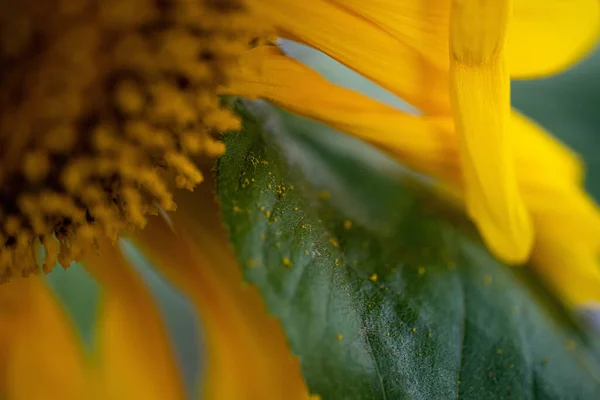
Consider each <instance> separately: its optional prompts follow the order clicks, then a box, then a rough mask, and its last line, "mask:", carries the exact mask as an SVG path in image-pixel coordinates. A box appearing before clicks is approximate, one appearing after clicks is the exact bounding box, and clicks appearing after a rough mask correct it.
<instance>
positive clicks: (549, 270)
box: [0, 0, 600, 399]
mask: <svg viewBox="0 0 600 400" xmlns="http://www.w3.org/2000/svg"><path fill="white" fill-rule="evenodd" d="M522 3H523V5H519V4H515V10H514V16H512V14H511V13H510V10H511V7H510V6H511V5H510V3H509V2H506V1H500V2H487V5H482V4H483V3H481V2H477V1H455V2H453V3H452V4H450V3H449V2H448V3H446V2H440V3H439V4H437V3H436V4H434V5H433V6H431V5H425V4H421V3H420V2H392V1H389V0H377V1H372V2H363V1H360V0H356V1H343V2H342V1H333V0H330V1H325V0H318V1H316V0H309V1H305V2H291V1H283V0H256V1H248V2H244V1H242V0H201V1H194V2H192V1H187V0H178V1H177V0H173V1H165V2H161V1H154V0H130V1H126V2H123V1H119V0H107V1H100V0H87V1H75V0H72V1H69V0H52V1H47V2H43V3H41V2H37V1H35V0H23V1H20V2H17V3H15V2H11V3H10V4H6V5H5V4H3V5H2V7H3V8H2V13H1V15H0V26H1V27H2V30H1V35H0V36H1V39H2V41H1V43H0V45H1V46H0V65H1V71H0V72H1V74H0V87H1V88H2V91H1V92H0V244H1V246H2V247H1V248H0V280H2V282H4V285H3V286H2V287H0V298H1V300H2V303H1V305H2V309H1V317H2V318H4V319H6V320H5V321H3V323H2V327H3V329H2V331H1V332H2V335H3V336H2V338H3V340H2V341H1V342H0V343H1V345H2V347H1V348H0V349H1V350H0V351H2V355H3V357H2V360H3V364H2V369H1V370H0V372H1V373H2V379H5V384H4V385H3V386H2V387H4V388H6V389H5V391H6V397H8V398H11V399H12V398H39V397H42V396H44V397H47V396H48V393H52V394H56V395H57V396H60V398H67V399H68V398H73V399H76V398H77V399H78V398H86V397H89V396H90V395H95V394H98V395H99V397H101V398H107V397H108V398H132V397H141V398H161V399H162V398H174V399H179V398H182V397H183V389H182V387H181V382H180V377H179V375H178V371H177V369H176V367H175V363H174V361H173V358H172V355H171V351H170V348H169V344H168V341H167V339H166V335H165V333H164V328H163V327H162V324H161V322H160V319H159V318H158V316H157V313H156V307H155V305H154V304H153V302H152V299H151V297H150V296H149V294H148V292H147V289H146V288H145V287H144V285H143V284H142V282H141V281H140V279H139V277H138V276H137V275H136V273H135V272H133V270H132V269H131V268H130V267H129V266H128V265H127V263H126V262H125V261H124V259H123V256H122V255H121V254H120V251H119V250H118V247H116V243H117V241H118V238H119V237H120V236H122V235H124V234H127V233H131V232H133V237H134V240H135V241H136V243H137V244H138V246H139V247H140V248H142V249H143V250H144V251H145V252H146V253H147V254H148V255H149V256H150V257H151V258H152V259H153V260H155V261H156V264H157V265H159V267H160V268H161V271H162V272H163V274H164V275H165V277H167V278H168V279H170V280H172V281H173V282H174V283H176V284H177V286H178V287H179V288H181V290H182V291H183V292H184V293H185V294H186V295H187V296H188V297H189V298H190V299H191V301H192V302H193V304H194V305H195V307H196V309H197V311H198V313H199V315H201V316H202V317H203V322H204V324H205V326H206V330H207V342H208V343H210V348H211V351H212V354H209V359H210V367H209V372H208V376H207V377H204V390H205V394H206V396H207V397H208V398H218V399H226V398H244V396H246V397H245V398H267V396H269V397H273V396H274V395H273V394H274V393H284V396H285V398H294V397H293V396H297V398H307V397H308V396H309V394H308V391H307V389H306V387H305V384H304V382H303V381H302V378H301V375H300V371H299V367H298V365H297V361H296V360H295V359H294V358H292V357H291V356H290V355H289V350H288V349H287V347H286V343H285V339H284V337H283V334H282V332H281V329H280V327H279V325H278V324H277V322H275V321H274V320H271V319H269V318H270V317H268V316H267V315H265V310H264V306H263V305H262V304H261V302H260V298H259V297H258V294H257V293H256V292H255V291H254V289H250V288H243V287H241V286H240V285H241V277H240V273H239V271H238V270H237V266H236V263H235V261H234V258H233V256H232V255H231V253H230V250H229V248H228V241H227V239H226V237H225V235H224V234H223V232H222V228H221V225H220V222H219V220H218V219H217V218H216V216H217V210H216V208H215V204H214V201H213V199H212V198H211V193H210V185H207V184H204V185H202V187H204V188H203V189H201V190H200V191H199V192H196V193H195V194H193V195H186V194H181V195H180V198H179V199H178V204H179V211H177V212H176V213H174V214H173V216H172V217H171V219H170V220H167V218H166V217H165V216H164V215H163V212H164V211H173V210H175V208H176V205H175V202H174V200H173V196H172V193H173V191H174V188H180V189H193V188H195V187H196V186H197V185H198V184H200V183H201V182H202V181H203V180H204V179H205V175H204V174H203V173H202V171H201V169H200V168H199V167H198V164H197V163H196V162H194V161H193V160H192V158H196V157H201V158H211V157H212V158H214V157H216V156H218V155H220V154H221V153H222V152H223V151H224V150H225V149H224V146H223V144H222V143H221V142H219V141H218V135H219V134H220V133H222V132H225V131H228V130H233V129H238V128H239V127H240V124H239V119H238V118H237V117H236V116H235V115H234V114H233V113H231V112H230V111H229V110H228V109H226V108H224V107H222V105H221V99H220V97H219V96H218V93H221V94H223V93H228V94H235V95H244V96H247V97H250V98H256V97H260V98H264V99H267V100H270V101H272V102H274V103H276V104H278V105H281V106H283V107H285V108H288V109H290V110H292V111H294V112H296V113H298V114H301V115H305V116H308V117H311V118H314V119H317V120H320V121H323V122H326V123H328V124H330V125H331V126H333V127H335V128H338V129H340V130H342V131H344V132H347V133H350V134H353V135H355V136H358V137H360V138H362V139H364V140H366V141H367V142H369V143H372V144H375V145H376V146H378V147H380V148H381V149H383V150H385V151H387V152H388V153H391V154H392V155H394V156H395V157H396V158H397V159H398V160H399V161H400V162H402V163H404V164H406V165H408V166H410V167H412V168H414V169H415V170H418V171H421V172H423V173H425V174H428V175H430V176H433V177H435V178H437V179H438V181H439V182H440V185H441V186H443V188H444V190H448V191H449V192H450V193H452V194H453V195H455V196H457V197H458V198H459V199H461V200H462V201H464V203H465V205H466V210H467V212H468V213H469V215H470V216H471V217H472V218H473V219H474V221H475V223H476V224H477V225H478V227H479V229H480V231H481V233H482V235H483V237H484V238H485V240H486V242H487V244H488V245H489V247H490V249H491V250H492V251H494V252H495V253H496V254H497V255H498V256H499V257H501V258H503V259H505V260H508V261H511V262H522V261H524V260H525V259H527V257H528V256H529V253H530V250H531V247H532V242H533V241H534V231H535V244H533V253H532V254H533V255H532V259H533V263H534V265H535V266H537V267H539V268H540V269H542V270H544V271H545V273H546V276H548V277H549V279H551V280H556V281H557V282H558V280H560V279H563V278H564V276H565V275H564V274H563V273H562V271H561V270H560V267H562V265H563V261H564V260H565V259H567V260H569V263H570V264H571V265H572V268H571V269H570V270H569V273H568V277H567V278H568V279H570V282H569V283H572V285H562V284H561V285H559V284H557V286H558V287H559V290H563V291H565V297H566V298H567V300H569V301H573V302H581V301H585V300H591V299H596V300H597V299H598V292H597V290H596V288H597V287H598V286H597V285H598V283H599V282H600V277H599V274H600V272H598V270H597V267H596V265H595V259H594V257H595V254H596V250H597V246H598V242H597V240H598V237H600V236H599V235H598V232H599V231H600V222H599V219H598V218H599V215H598V212H597V208H596V205H595V204H594V203H593V202H592V201H591V200H590V199H589V198H588V197H587V196H586V194H585V193H584V192H583V191H582V190H581V188H580V184H581V179H582V173H581V166H580V164H579V161H578V160H577V158H576V156H575V155H573V154H572V153H571V152H570V151H569V150H567V149H565V148H564V147H562V145H560V144H558V143H557V142H555V141H553V140H552V139H551V138H550V137H549V136H548V135H547V134H545V133H544V132H543V131H542V130H541V128H539V127H537V126H536V125H534V124H533V123H531V122H530V121H528V120H526V119H525V118H524V117H522V116H519V115H518V114H515V113H513V114H511V113H510V109H509V98H508V71H509V70H510V71H511V72H512V73H514V75H515V76H538V75H540V74H549V73H554V72H556V71H558V70H560V69H562V68H564V67H566V66H567V65H569V64H571V63H572V62H574V61H575V60H577V59H578V58H579V56H580V55H581V54H582V53H584V52H585V50H587V49H589V48H590V47H591V44H592V43H593V41H594V40H595V37H596V33H597V20H598V4H597V3H595V2H593V1H583V0H580V1H578V2H577V4H572V5H571V6H570V7H565V8H561V7H560V4H562V3H559V2H556V3H550V4H546V3H544V4H536V3H535V2H531V1H525V0H523V1H522ZM532 10H533V12H531V11H532ZM542 10H543V12H542ZM538 11H539V12H538ZM520 16H522V18H523V19H520V18H521V17H520ZM538 17H539V18H538ZM527 18H530V19H527ZM531 18H534V19H531ZM574 18H576V19H577V22H576V23H575V22H573V19H574ZM509 20H510V22H511V25H510V26H511V27H510V28H509V27H507V26H508V25H509ZM403 21H404V22H405V23H402V22H403ZM519 21H520V22H519ZM523 21H525V22H523ZM399 22H400V23H399ZM549 22H551V23H552V26H553V27H554V28H555V29H556V30H557V31H558V33H556V34H555V33H554V32H550V33H551V34H550V35H547V34H548V32H547V31H545V30H544V29H541V28H540V26H541V27H542V28H543V27H544V26H545V25H544V24H545V23H549ZM569 22H572V23H569ZM513 23H514V26H515V27H512V26H513V25H512V24H513ZM519 23H521V25H519ZM529 25H531V26H529ZM519 26H521V27H520V28H519ZM525 26H527V28H525ZM262 27H273V29H262ZM529 28H531V29H532V31H533V32H534V33H532V34H529V33H528V32H526V29H529ZM538 28H540V29H538ZM571 31H572V32H571ZM273 32H275V34H276V36H281V37H286V38H290V39H293V40H297V41H299V42H304V43H306V44H309V45H312V46H314V47H316V48H318V49H320V50H322V51H324V52H325V53H327V54H329V55H331V56H333V57H334V58H336V59H338V60H339V61H341V62H343V63H344V64H346V65H348V66H350V67H352V68H354V69H356V70H357V71H359V72H361V73H362V74H363V75H365V76H366V77H369V78H370V79H372V80H373V81H375V82H377V83H379V84H381V85H382V86H384V87H386V88H388V89H390V90H392V91H394V92H395V93H397V94H399V95H400V96H402V97H403V98H405V99H407V100H408V101H410V102H411V103H413V104H414V105H416V106H417V107H419V109H420V110H421V111H422V112H423V115H419V116H415V115H409V114H405V113H402V112H400V111H398V110H396V109H393V108H391V107H389V106H387V105H385V104H382V103H379V102H377V101H374V100H372V99H369V98H366V97H365V96H362V95H360V94H358V93H355V92H352V91H349V90H346V89H344V88H341V87H337V86H334V85H332V84H330V83H328V82H327V81H326V80H324V79H323V78H321V77H320V76H319V75H318V74H317V73H315V72H314V71H311V70H310V69H308V68H307V67H305V66H303V65H302V64H300V63H298V62H296V61H294V60H293V59H291V58H289V57H287V56H285V54H283V53H282V52H281V51H280V50H279V49H278V47H277V46H274V45H273V41H272V40H263V39H264V38H269V35H271V34H272V33H273ZM448 32H450V35H448ZM564 32H569V34H568V35H566V36H565V34H564ZM565 37H568V38H569V40H566V39H565ZM527 41H530V42H527ZM505 42H508V44H507V45H506V46H505ZM526 42H527V43H526ZM549 43H551V45H552V51H551V52H550V51H549V50H548V47H549V46H550V44H549ZM251 45H252V46H254V48H253V49H252V50H248V48H249V47H251ZM519 46H522V47H519ZM505 47H506V49H505ZM515 49H520V50H515ZM450 55H452V57H450ZM507 60H509V61H510V69H509V68H507V67H506V65H505V64H506V62H507ZM509 122H510V125H509ZM482 130H486V131H487V135H486V136H485V137H482V135H481V131H482ZM517 131H518V132H519V134H518V135H517V134H516V132H517ZM517 136H518V137H519V141H517V140H516V139H515V137H517ZM517 142H518V143H517ZM532 149H535V152H532ZM513 164H514V165H513ZM198 193H199V194H198ZM549 196H553V197H552V198H550V199H549ZM583 222H585V224H583ZM582 224H583V225H585V229H583V230H582V229H581V226H582ZM557 226H560V230H558V228H557ZM40 247H41V248H43V253H44V254H43V256H40V254H39V252H38V251H37V250H38V249H39V248H40ZM73 260H79V261H82V262H83V263H84V265H85V266H86V268H87V269H88V270H89V271H90V272H91V274H92V275H93V276H94V277H95V278H96V279H97V280H98V282H100V283H101V285H102V287H103V288H104V297H103V299H104V300H103V303H102V304H103V305H102V312H101V313H100V317H99V323H98V326H99V332H98V338H97V339H98V340H97V347H96V349H95V352H94V354H92V355H91V356H89V355H86V354H84V353H83V352H82V350H81V346H80V344H79V341H78V339H77V337H76V335H75V334H74V332H73V331H72V329H71V327H70V326H69V323H68V320H67V318H66V317H65V315H64V314H63V312H62V311H61V310H60V307H59V306H58V305H57V303H56V300H55V299H54V298H53V296H52V295H51V294H50V293H49V292H48V289H47V288H46V287H45V284H44V283H43V281H42V280H41V278H40V277H39V276H36V275H37V273H38V272H39V268H38V265H39V264H42V270H43V271H44V272H45V273H48V272H50V271H51V270H52V268H53V267H54V266H55V265H56V264H57V263H58V264H60V265H62V266H64V267H68V265H69V264H70V263H71V262H72V261H73ZM28 276H31V277H30V278H27V279H24V278H25V277H28ZM577 285H579V286H577ZM574 288H576V289H578V291H577V293H575V291H574ZM201 289H202V290H201ZM40 332H43V334H40ZM140 338H143V340H141V339H140ZM56 354H61V360H59V361H57V360H56V358H55V357H56ZM240 360H242V361H240ZM59 363H60V364H59ZM49 365H52V366H53V367H54V366H55V368H48V366H49ZM239 368H243V369H244V372H243V373H239V374H235V372H234V371H236V370H238V369H239ZM279 369H281V371H285V374H283V375H282V376H281V377H274V375H273V374H274V373H275V372H276V371H278V370H279ZM32 373H34V374H35V375H36V377H37V378H38V380H37V381H36V385H32V384H31V382H30V378H31V375H32ZM36 391H37V392H36ZM90 393H91V394H90ZM3 394H4V393H3ZM275 397H276V396H275Z"/></svg>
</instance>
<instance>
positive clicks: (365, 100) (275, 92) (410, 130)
mask: <svg viewBox="0 0 600 400" xmlns="http://www.w3.org/2000/svg"><path fill="white" fill-rule="evenodd" d="M242 65H243V68H240V70H239V71H238V74H237V76H236V79H235V81H234V82H232V83H231V84H230V86H228V87H227V88H223V92H224V93H228V94H236V95H241V96H246V97H251V98H256V97H258V98H262V99H265V100H268V101H271V102H273V103H274V104H277V105H279V106H281V107H282V108H285V109H287V110H289V111H291V112H294V113H296V114H299V115H302V116H305V117H308V118H312V119H314V120H317V121H321V122H323V123H326V124H328V125H329V126H331V127H333V128H336V129H338V130H340V131H342V132H345V133H348V134H351V135H353V136H356V137H358V138H360V139H363V140H365V141H368V142H369V143H371V144H373V145H375V146H378V147H380V148H382V149H383V150H385V151H387V152H389V153H393V154H394V153H396V156H397V157H398V158H400V159H401V160H402V161H403V162H404V163H405V164H406V165H409V166H413V167H416V169H418V170H420V171H421V172H425V173H430V174H434V171H444V172H446V173H448V174H451V173H454V175H457V174H458V173H459V171H458V170H457V169H456V161H455V160H456V158H457V157H456V150H455V149H454V148H453V146H452V145H451V144H449V143H447V137H448V134H447V133H446V132H448V131H451V129H448V128H447V125H448V121H447V120H444V121H443V122H440V124H437V123H435V121H437V120H438V119H437V118H434V117H427V118H416V117H415V116H413V115H410V114H407V113H404V112H401V111H399V110H397V109H395V108H393V107H390V106H388V105H386V104H384V103H381V102H379V101H376V100H373V99H371V98H369V97H367V96H364V95H362V94H360V93H358V92H355V91H352V90H349V89H345V88H343V87H341V86H337V85H334V84H332V83H330V82H329V81H327V80H326V79H324V78H323V77H322V76H321V75H319V74H318V73H317V72H315V71H314V70H312V69H310V68H308V67H307V66H305V65H304V64H302V63H300V62H298V61H296V60H294V59H292V58H290V57H287V56H285V55H283V54H282V53H281V52H280V51H279V50H278V49H277V48H276V47H258V48H255V49H253V50H251V51H248V52H247V53H246V54H245V56H244V59H243V61H242ZM450 123H451V122H450ZM448 149H450V152H448V151H447V150H448ZM423 157H426V159H427V162H422V159H423ZM412 160H417V161H418V162H419V164H418V166H415V165H411V161H412Z"/></svg>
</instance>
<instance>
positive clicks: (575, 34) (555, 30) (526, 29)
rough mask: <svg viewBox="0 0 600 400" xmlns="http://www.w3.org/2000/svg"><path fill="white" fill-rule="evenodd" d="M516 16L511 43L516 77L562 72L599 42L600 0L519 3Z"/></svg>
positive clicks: (509, 48) (512, 69) (524, 0)
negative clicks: (599, 0)
mask: <svg viewBox="0 0 600 400" xmlns="http://www.w3.org/2000/svg"><path fill="white" fill-rule="evenodd" d="M513 15H514V18H513V19H512V20H511V22H510V29H509V31H508V43H507V55H508V57H509V60H510V72H511V76H513V77H517V78H528V77H529V78H531V77H542V76H547V75H551V74H554V73H557V72H560V71H561V70H563V69H565V68H567V67H569V66H570V65H572V64H574V63H575V62H577V61H578V60H579V59H581V58H582V57H583V56H585V55H586V54H587V53H589V52H590V51H591V50H592V49H593V48H594V46H595V45H596V43H597V42H598V37H599V34H600V2H598V0H568V1H564V0H515V1H514V14H513Z"/></svg>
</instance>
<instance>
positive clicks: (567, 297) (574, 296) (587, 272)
mask: <svg viewBox="0 0 600 400" xmlns="http://www.w3.org/2000/svg"><path fill="white" fill-rule="evenodd" d="M560 223H561V219H560V218H559V219H545V220H540V221H539V224H538V223H537V222H536V228H537V229H538V230H539V233H538V237H537V241H536V245H535V247H534V250H533V253H532V256H531V265H532V266H533V267H534V269H535V270H536V271H537V272H538V273H539V274H540V276H541V277H542V278H543V279H544V280H546V281H547V282H548V283H549V284H550V285H551V286H552V287H554V289H555V290H556V291H557V292H558V293H559V295H560V297H561V299H563V300H564V301H565V302H566V303H567V304H569V305H571V306H581V305H584V304H586V303H588V302H592V301H595V302H600V267H599V266H598V247H597V246H596V247H595V248H591V247H589V246H586V245H585V244H584V245H580V244H579V243H578V239H579V234H578V232H577V231H572V230H569V229H565V230H563V232H562V234H556V232H555V231H554V230H553V232H552V233H546V232H545V231H544V230H545V229H546V228H552V225H554V224H560Z"/></svg>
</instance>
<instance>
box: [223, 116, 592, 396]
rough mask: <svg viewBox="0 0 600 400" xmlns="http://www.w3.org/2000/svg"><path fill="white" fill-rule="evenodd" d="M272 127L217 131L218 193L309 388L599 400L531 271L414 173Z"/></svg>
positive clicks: (563, 316) (569, 334) (250, 274)
mask: <svg viewBox="0 0 600 400" xmlns="http://www.w3.org/2000/svg"><path fill="white" fill-rule="evenodd" d="M265 118H266V117H263V118H258V119H253V118H252V117H250V116H249V115H246V118H245V119H246V121H245V129H244V131H243V132H238V133H232V134H229V135H227V136H226V137H225V142H226V144H227V147H228V151H227V153H226V154H225V155H224V156H223V157H222V158H221V160H220V161H219V166H218V194H219V197H220V201H221V204H222V211H223V217H224V220H225V223H226V224H227V226H228V227H229V229H230V237H231V241H232V243H233V245H234V248H235V250H236V253H237V255H238V257H239V260H240V265H241V267H242V268H243V269H244V270H245V276H246V278H247V280H248V281H250V282H252V283H254V284H256V285H257V286H258V288H259V290H260V292H261V294H262V295H263V297H264V299H265V301H266V304H267V307H268V309H269V310H270V311H271V312H272V313H273V314H274V315H276V316H277V317H278V318H279V319H280V321H281V322H282V325H283V328H284V330H285V333H286V335H287V337H288V340H289V343H290V346H291V349H292V351H293V352H294V353H295V354H297V355H298V357H299V359H300V361H301V365H302V371H303V373H304V376H305V378H306V380H307V383H308V385H309V387H310V389H311V391H312V392H314V393H317V394H319V395H321V397H322V398H323V399H388V400H390V399H456V398H464V399H501V398H502V399H505V398H514V399H534V398H543V399H597V398H599V396H600V379H599V376H600V368H599V367H598V364H597V362H596V360H595V359H594V358H593V357H592V353H591V351H590V350H589V349H588V347H587V344H586V340H587V339H586V337H585V336H584V335H583V334H582V333H581V332H580V331H579V329H578V328H577V326H576V325H575V324H574V323H573V321H571V319H570V317H569V315H568V314H567V313H566V312H565V311H564V310H563V309H562V308H561V307H560V306H559V305H557V303H556V302H555V301H553V300H552V299H551V298H548V296H547V295H546V294H544V293H545V292H544V289H543V288H542V287H540V285H538V284H537V283H536V282H535V277H533V276H531V274H530V273H529V272H528V271H527V270H525V269H518V268H509V267H506V266H504V265H502V264H500V263H499V262H497V261H495V260H494V259H493V258H492V257H491V256H490V255H489V254H488V252H487V251H486V250H485V249H484V247H483V246H482V244H481V243H480V241H479V240H478V239H477V237H476V236H475V235H474V234H473V231H472V229H471V228H470V225H469V224H468V223H467V222H466V221H464V219H463V218H462V216H460V214H458V215H457V213H456V212H454V211H453V210H452V208H451V207H449V206H448V205H447V204H444V202H441V201H439V200H437V199H436V198H435V197H434V196H433V195H432V194H431V193H428V192H427V191H426V190H423V189H422V188H421V186H420V185H418V184H416V183H415V180H414V179H411V178H410V177H409V178H405V179H398V178H397V177H389V174H383V173H382V172H381V171H380V170H381V165H380V164H377V165H375V164H373V163H370V162H365V161H364V160H362V159H361V158H356V157H352V156H350V155H349V153H348V152H345V153H342V154H340V152H336V151H332V150H331V149H328V148H327V147H326V146H324V145H323V143H322V142H320V143H317V142H316V141H315V140H314V139H311V140H309V137H308V136H304V137H302V136H299V135H298V134H297V133H298V132H296V134H292V133H293V132H291V131H294V130H299V129H300V130H301V129H302V128H301V126H300V125H299V124H298V123H297V122H296V121H295V120H294V121H291V122H290V118H291V117H289V116H285V117H283V118H272V117H270V118H267V119H266V122H264V123H263V122H262V120H265ZM303 126H304V127H305V128H306V127H307V126H308V128H309V129H313V128H314V129H322V128H317V125H314V124H313V125H306V124H304V125H303ZM313 138H314V136H313ZM384 165H387V164H384ZM324 190H326V191H324Z"/></svg>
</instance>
